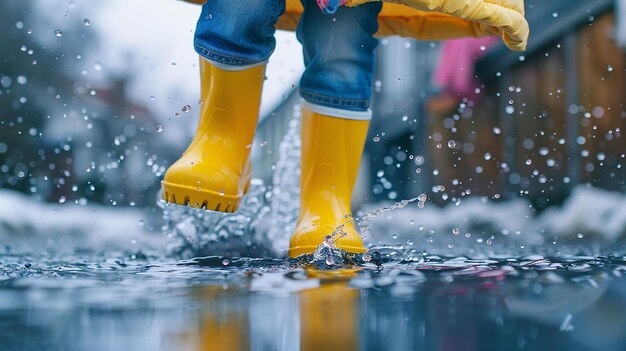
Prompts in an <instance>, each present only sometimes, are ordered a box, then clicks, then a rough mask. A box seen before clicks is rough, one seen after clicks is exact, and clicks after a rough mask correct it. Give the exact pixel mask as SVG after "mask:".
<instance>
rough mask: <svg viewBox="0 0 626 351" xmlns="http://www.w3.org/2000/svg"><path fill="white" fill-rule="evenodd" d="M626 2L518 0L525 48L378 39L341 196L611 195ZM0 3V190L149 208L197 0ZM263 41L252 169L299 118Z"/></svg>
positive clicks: (285, 69)
mask: <svg viewBox="0 0 626 351" xmlns="http://www.w3.org/2000/svg"><path fill="white" fill-rule="evenodd" d="M624 2H625V1H623V0H618V1H615V0H593V1H589V0H553V1H549V2H546V1H539V0H526V8H527V17H528V20H529V22H530V25H531V28H532V36H531V39H530V43H529V47H528V50H527V51H526V52H524V53H521V54H520V53H516V52H511V51H509V50H507V49H506V48H505V47H504V46H503V45H502V44H501V43H500V42H499V41H498V40H497V39H496V40H494V39H481V40H476V39H467V40H458V41H451V42H446V43H443V44H442V43H439V42H418V41H413V40H408V39H403V38H396V37H392V38H384V39H381V40H380V46H379V48H378V52H377V54H378V63H377V67H376V78H375V83H374V87H373V89H374V101H373V107H372V108H373V111H374V120H373V124H372V126H371V129H370V136H369V138H368V142H367V145H366V152H365V155H364V159H363V163H362V170H361V173H360V176H359V182H358V185H357V190H356V191H355V206H357V207H358V208H361V207H366V206H369V205H372V204H375V203H379V202H385V201H399V200H401V199H408V198H412V197H415V196H417V195H419V194H421V193H427V194H429V196H430V200H431V201H432V202H434V203H435V204H437V205H439V206H445V205H447V204H457V205H458V204H459V203H460V201H461V200H462V199H463V198H466V197H478V198H483V199H489V200H493V201H496V202H500V201H506V200H512V199H518V198H522V199H524V200H526V201H528V202H529V203H530V204H531V205H532V210H533V211H538V212H541V211H543V210H544V209H546V208H549V207H550V206H554V205H560V204H562V203H563V202H564V201H566V200H567V199H568V196H569V195H570V193H571V192H572V190H573V189H575V188H576V187H577V186H580V185H583V187H586V188H589V186H592V187H594V188H598V189H603V190H606V191H609V192H611V193H615V194H618V195H619V196H621V194H622V193H623V191H624V190H625V184H624V180H625V170H624V167H623V166H622V165H623V163H624V160H625V154H624V153H625V152H626V147H625V146H626V144H625V139H624V138H623V136H622V134H623V133H624V131H623V128H624V127H625V123H626V108H625V106H624V101H625V100H626V61H625V51H624V45H626V5H625V4H624ZM0 7H1V11H0V19H1V20H0V45H1V50H0V187H1V188H2V189H4V190H3V192H2V193H0V194H5V196H7V195H6V194H8V192H9V191H11V192H13V191H17V192H21V193H23V194H27V195H28V196H29V197H31V198H33V199H36V200H37V201H47V202H53V203H61V204H64V203H67V204H69V203H74V204H77V205H80V206H83V205H88V204H104V205H107V206H118V207H128V206H134V207H138V208H155V203H156V200H155V199H156V196H157V192H158V189H159V183H160V180H161V177H162V174H163V172H164V171H165V169H166V168H167V166H168V165H169V164H171V163H172V162H173V161H174V160H175V159H176V158H177V157H178V156H179V155H180V154H181V153H182V152H183V151H184V149H185V147H186V146H187V144H188V142H189V140H190V139H191V136H192V135H193V131H194V128H195V125H196V121H197V114H198V111H199V109H198V108H197V106H198V100H199V97H198V94H199V80H198V74H197V71H198V67H197V60H198V58H197V55H196V54H195V53H194V51H193V48H192V39H193V30H194V25H195V21H196V16H197V14H198V11H199V8H198V7H197V6H195V5H190V4H187V3H184V2H180V1H173V0H160V1H133V2H127V1H121V0H120V1H107V2H88V1H80V0H69V1H66V0H64V1H45V2H44V1H32V0H23V1H10V0H3V1H0ZM277 38H278V49H277V52H276V53H275V54H274V56H273V57H272V61H271V63H270V67H269V71H268V74H267V75H268V79H267V81H266V84H265V90H264V97H263V106H262V109H261V114H262V117H261V121H260V123H259V128H258V133H257V141H256V142H255V144H254V168H255V177H257V178H260V179H262V180H263V181H264V182H265V184H271V183H272V177H273V174H274V169H275V165H276V163H277V162H278V160H279V158H280V154H281V153H280V144H281V141H282V140H283V139H284V138H285V134H286V133H287V131H288V127H289V123H290V121H292V120H294V118H295V119H297V113H296V114H295V117H294V109H295V110H297V105H298V104H299V101H300V100H299V97H298V94H297V82H298V78H299V75H300V74H301V72H302V69H303V67H302V63H301V61H302V58H301V53H300V47H299V44H298V43H297V41H296V39H295V36H294V35H293V33H286V32H279V33H278V34H277ZM0 196H2V195H0ZM597 200H598V201H600V200H601V199H597ZM590 205H591V204H590ZM622 212H623V211H622ZM625 228H626V225H625V226H624V227H623V228H621V229H618V230H622V231H623V230H624V229H625Z"/></svg>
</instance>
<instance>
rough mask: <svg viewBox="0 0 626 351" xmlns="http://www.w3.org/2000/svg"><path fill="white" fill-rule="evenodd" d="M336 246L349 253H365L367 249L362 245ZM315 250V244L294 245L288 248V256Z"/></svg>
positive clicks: (296, 255)
mask: <svg viewBox="0 0 626 351" xmlns="http://www.w3.org/2000/svg"><path fill="white" fill-rule="evenodd" d="M337 248H339V249H342V250H344V251H347V252H351V253H358V254H361V253H365V252H366V251H367V249H366V248H364V247H363V246H342V245H337ZM315 250H317V246H294V247H290V248H289V257H292V258H296V257H298V256H302V255H306V254H312V253H314V252H315Z"/></svg>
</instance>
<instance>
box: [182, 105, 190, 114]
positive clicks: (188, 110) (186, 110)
mask: <svg viewBox="0 0 626 351" xmlns="http://www.w3.org/2000/svg"><path fill="white" fill-rule="evenodd" d="M182 111H183V112H185V113H187V112H191V106H189V105H185V106H183V109H182Z"/></svg>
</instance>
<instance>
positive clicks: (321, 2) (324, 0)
mask: <svg viewBox="0 0 626 351" xmlns="http://www.w3.org/2000/svg"><path fill="white" fill-rule="evenodd" d="M316 1H317V6H319V7H320V10H322V11H323V10H324V9H325V8H326V7H328V3H329V1H330V0H316ZM346 1H348V0H341V1H340V2H339V6H343V5H345V4H346Z"/></svg>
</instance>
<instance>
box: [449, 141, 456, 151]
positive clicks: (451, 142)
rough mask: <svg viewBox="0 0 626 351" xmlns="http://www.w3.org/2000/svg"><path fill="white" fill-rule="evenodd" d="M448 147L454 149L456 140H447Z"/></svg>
mask: <svg viewBox="0 0 626 351" xmlns="http://www.w3.org/2000/svg"><path fill="white" fill-rule="evenodd" d="M448 147H449V148H451V149H454V148H455V147H456V142H455V141H454V140H450V141H448Z"/></svg>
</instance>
